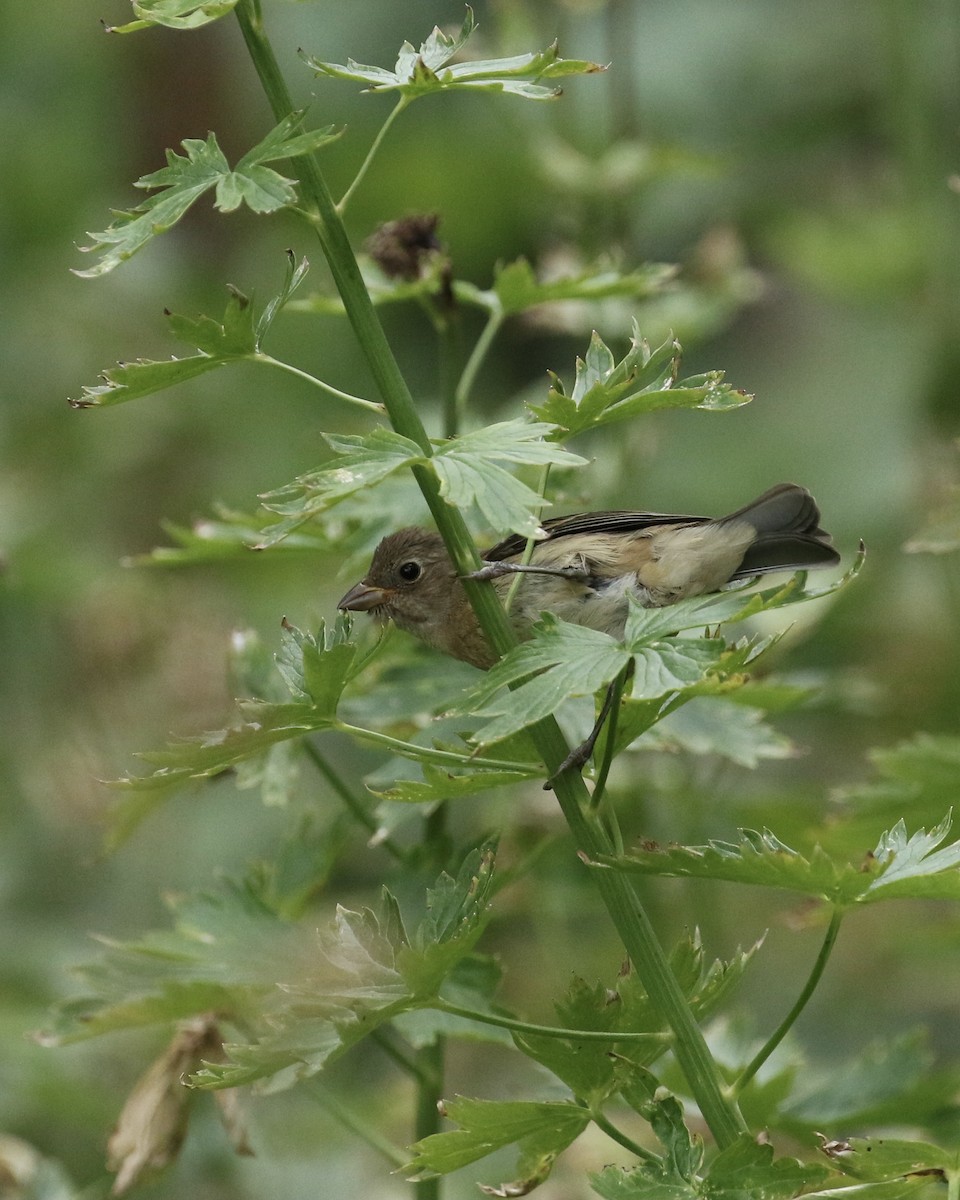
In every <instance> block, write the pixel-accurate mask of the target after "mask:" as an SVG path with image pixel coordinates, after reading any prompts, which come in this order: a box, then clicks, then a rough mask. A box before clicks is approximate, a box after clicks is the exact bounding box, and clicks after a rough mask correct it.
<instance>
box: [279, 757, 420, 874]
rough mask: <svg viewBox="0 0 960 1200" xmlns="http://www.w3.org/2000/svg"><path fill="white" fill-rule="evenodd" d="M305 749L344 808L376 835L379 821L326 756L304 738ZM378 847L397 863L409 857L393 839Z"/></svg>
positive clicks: (380, 842)
mask: <svg viewBox="0 0 960 1200" xmlns="http://www.w3.org/2000/svg"><path fill="white" fill-rule="evenodd" d="M303 747H304V750H305V751H306V755H307V758H309V759H310V761H311V762H312V763H313V765H314V766H315V767H316V768H317V770H318V771H319V772H320V774H321V775H322V776H323V777H324V779H325V780H326V781H327V783H329V784H330V786H331V787H332V788H333V790H334V791H335V792H336V793H337V795H338V796H339V797H340V799H341V800H342V801H343V803H344V806H345V807H346V809H347V811H348V812H349V813H350V815H351V816H352V817H353V818H354V820H355V821H356V822H357V823H358V824H359V825H362V826H363V827H364V829H366V830H367V832H368V833H371V834H376V833H377V832H378V831H379V829H380V825H379V823H378V822H377V820H376V819H375V818H374V817H373V816H371V814H370V813H369V812H368V810H367V808H366V806H365V805H364V803H363V802H362V801H361V800H360V799H359V798H358V797H357V796H355V795H354V794H353V792H352V791H351V790H350V788H349V787H348V786H347V784H346V783H345V782H344V781H343V780H342V779H341V778H340V776H339V775H338V774H337V772H336V771H335V770H334V769H333V767H331V766H330V764H329V762H327V760H326V758H325V757H324V755H322V754H321V753H320V751H319V750H318V749H317V747H316V746H315V745H314V744H313V742H311V741H310V739H309V738H304V740H303ZM377 845H379V846H382V847H383V848H384V850H386V852H387V853H388V854H389V855H391V856H392V857H393V858H395V859H396V860H397V862H406V861H408V859H409V855H408V854H407V852H406V850H404V849H403V847H402V846H398V845H397V843H396V842H395V841H393V839H392V838H388V837H385V838H381V839H380V841H378V843H377Z"/></svg>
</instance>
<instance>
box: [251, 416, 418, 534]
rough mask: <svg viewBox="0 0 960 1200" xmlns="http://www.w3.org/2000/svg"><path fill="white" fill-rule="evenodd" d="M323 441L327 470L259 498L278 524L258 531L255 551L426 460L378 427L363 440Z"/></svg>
mask: <svg viewBox="0 0 960 1200" xmlns="http://www.w3.org/2000/svg"><path fill="white" fill-rule="evenodd" d="M325 441H326V442H327V443H328V445H329V446H330V448H331V449H332V450H333V451H334V452H335V454H336V455H337V457H336V458H335V459H334V460H333V463H332V464H331V465H329V466H325V467H323V468H322V469H321V470H319V471H312V472H311V473H310V474H308V475H302V476H300V477H299V478H298V479H296V480H294V482H293V483H290V484H287V485H286V486H285V487H282V488H278V489H277V490H275V491H273V492H268V493H267V494H266V495H264V496H263V497H261V499H262V500H263V505H264V508H266V509H268V510H269V511H270V512H273V513H276V514H277V515H279V516H280V517H281V518H282V520H280V521H278V522H275V523H274V524H273V525H270V526H268V527H267V528H266V529H265V530H264V534H263V538H262V539H261V541H260V542H259V544H258V548H260V549H265V548H267V547H268V546H273V545H275V544H276V543H277V542H279V541H282V540H283V539H284V538H286V537H287V536H289V534H290V533H292V532H293V531H294V530H295V529H298V528H299V527H300V526H301V525H303V524H304V523H305V522H306V521H309V520H312V519H313V518H315V517H317V516H318V515H320V514H321V513H323V512H325V511H326V510H327V509H329V508H332V507H333V506H334V505H336V504H339V503H340V502H341V501H342V500H345V499H346V498H347V497H349V496H353V495H354V494H355V493H357V492H360V491H364V490H366V489H367V488H371V487H373V486H374V485H375V484H377V483H380V482H381V481H382V480H384V479H387V478H388V477H389V476H390V475H393V474H394V473H395V472H397V471H399V470H400V469H401V468H402V467H405V466H409V465H413V464H414V463H417V464H422V463H424V462H426V461H427V456H426V455H424V452H423V450H422V449H421V448H420V447H419V446H418V445H417V443H416V442H414V441H411V440H410V438H406V437H403V436H401V435H400V434H399V433H394V432H393V430H392V429H386V428H384V427H383V426H378V427H377V428H376V429H374V430H373V432H372V433H369V434H367V435H366V436H363V437H359V436H343V437H335V436H334V435H332V434H327V435H325Z"/></svg>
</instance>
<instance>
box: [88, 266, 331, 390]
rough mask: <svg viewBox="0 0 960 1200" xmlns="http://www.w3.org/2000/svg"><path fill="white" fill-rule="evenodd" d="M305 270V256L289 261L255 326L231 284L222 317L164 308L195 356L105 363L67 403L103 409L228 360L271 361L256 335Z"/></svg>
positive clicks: (259, 335)
mask: <svg viewBox="0 0 960 1200" xmlns="http://www.w3.org/2000/svg"><path fill="white" fill-rule="evenodd" d="M306 270H307V261H306V259H303V260H302V262H301V263H300V265H299V266H298V267H296V268H295V269H294V268H293V267H292V264H291V266H289V267H288V270H287V278H286V281H285V283H284V287H283V290H282V291H281V293H280V294H279V295H278V296H275V297H274V298H273V299H272V300H271V301H270V302H269V303H268V304H267V306H266V308H265V309H264V311H263V314H262V315H261V317H260V320H259V321H258V322H257V323H256V327H255V326H254V315H253V308H252V305H251V304H250V301H249V300H248V299H247V297H246V296H245V295H244V294H243V293H242V292H240V291H238V289H236V288H234V287H230V288H229V289H228V291H229V297H228V299H227V306H226V309H225V310H224V314H223V320H222V321H214V320H213V319H212V318H211V317H206V316H199V317H185V316H181V315H180V314H178V313H172V312H168V313H167V314H166V317H167V320H168V322H169V324H170V330H171V332H172V333H173V335H174V337H175V338H177V340H178V341H181V342H185V343H186V344H187V345H189V346H193V347H195V348H196V349H197V350H199V354H195V355H191V356H190V357H189V358H169V359H162V360H160V361H151V360H149V359H138V360H137V361H136V362H133V363H120V364H118V365H117V366H116V367H110V368H108V369H107V370H106V371H104V372H103V374H102V375H101V376H100V378H101V379H102V380H103V382H102V383H100V384H98V385H96V386H95V387H84V389H83V393H82V395H81V396H79V397H77V398H76V399H71V400H70V401H69V403H70V405H71V407H72V408H105V407H107V406H109V405H113V404H121V403H123V402H124V401H126V400H137V399H139V398H140V397H141V396H149V395H151V394H152V393H154V392H159V391H163V390H164V389H165V388H168V387H174V386H175V385H176V384H178V383H184V382H185V381H186V380H188V379H194V378H196V376H198V375H203V374H205V373H206V372H207V371H212V370H215V369H216V368H217V367H222V366H223V365H224V364H225V363H228V362H239V361H244V360H245V361H247V362H264V361H266V362H270V361H271V360H269V359H264V358H263V357H261V356H260V354H259V351H260V344H261V339H262V337H263V336H264V334H265V333H266V332H267V330H268V329H269V326H270V323H271V322H272V321H273V319H274V317H275V316H276V314H277V313H278V312H279V311H280V309H281V308H282V307H283V305H284V304H285V303H286V300H287V298H288V297H289V295H290V293H291V292H292V291H293V289H294V288H295V287H296V286H297V283H299V281H300V280H301V279H302V278H303V275H304V274H305V273H306Z"/></svg>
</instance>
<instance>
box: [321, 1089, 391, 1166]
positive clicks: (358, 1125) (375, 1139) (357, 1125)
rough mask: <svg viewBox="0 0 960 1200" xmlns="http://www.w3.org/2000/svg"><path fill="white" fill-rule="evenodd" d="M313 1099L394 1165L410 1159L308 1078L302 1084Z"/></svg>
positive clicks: (341, 1102) (357, 1114) (357, 1115)
mask: <svg viewBox="0 0 960 1200" xmlns="http://www.w3.org/2000/svg"><path fill="white" fill-rule="evenodd" d="M302 1086H303V1087H304V1088H305V1089H306V1091H307V1092H308V1093H309V1095H311V1096H312V1097H313V1098H314V1100H316V1101H317V1102H318V1103H319V1104H322V1105H323V1107H324V1108H325V1109H326V1110H327V1112H328V1113H330V1115H331V1116H332V1117H335V1118H336V1119H337V1120H338V1121H339V1122H340V1124H341V1125H343V1126H344V1127H345V1128H346V1129H349V1130H350V1132H351V1133H355V1134H357V1136H358V1137H360V1138H362V1139H363V1140H364V1141H365V1142H366V1143H367V1145H368V1146H371V1147H372V1148H373V1149H374V1150H376V1151H377V1153H379V1154H382V1155H383V1157H384V1158H385V1159H386V1160H387V1161H388V1162H390V1163H392V1164H393V1165H394V1166H395V1167H402V1166H404V1165H405V1164H406V1163H407V1162H409V1160H410V1155H409V1154H405V1153H404V1151H403V1150H401V1149H400V1147H399V1146H395V1145H394V1144H393V1142H391V1141H389V1140H388V1139H387V1138H385V1137H383V1136H382V1135H381V1134H380V1133H378V1132H377V1130H376V1129H374V1128H373V1127H372V1126H370V1125H369V1124H368V1123H367V1122H366V1121H365V1120H364V1118H363V1117H361V1116H360V1114H359V1113H356V1112H354V1111H353V1109H352V1108H349V1107H348V1106H347V1105H346V1104H344V1103H343V1101H342V1100H339V1099H338V1098H337V1097H336V1096H334V1094H333V1093H332V1092H330V1091H328V1090H327V1089H326V1088H325V1087H322V1086H321V1085H320V1084H319V1083H317V1082H316V1081H315V1080H308V1081H307V1082H306V1083H305V1084H303V1085H302Z"/></svg>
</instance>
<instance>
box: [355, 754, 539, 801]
mask: <svg viewBox="0 0 960 1200" xmlns="http://www.w3.org/2000/svg"><path fill="white" fill-rule="evenodd" d="M542 775H543V771H542V768H538V767H537V766H534V765H531V767H530V770H529V771H487V770H475V771H470V770H466V771H452V770H449V769H445V768H442V767H436V766H432V765H431V764H430V763H423V764H422V777H421V778H414V779H396V780H394V781H393V782H392V783H391V784H390V785H389V786H387V787H381V786H376V785H374V784H371V783H369V782H368V783H367V789H368V790H369V791H370V792H372V793H373V795H374V796H376V797H377V799H379V800H383V801H387V802H389V803H393V804H436V803H437V802H438V801H440V800H459V799H461V798H463V797H465V796H474V795H476V793H477V792H484V791H489V790H490V789H491V788H499V787H506V786H508V785H509V784H511V783H522V782H523V781H524V780H527V779H534V778H537V777H538V776H539V777H541V778H542Z"/></svg>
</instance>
